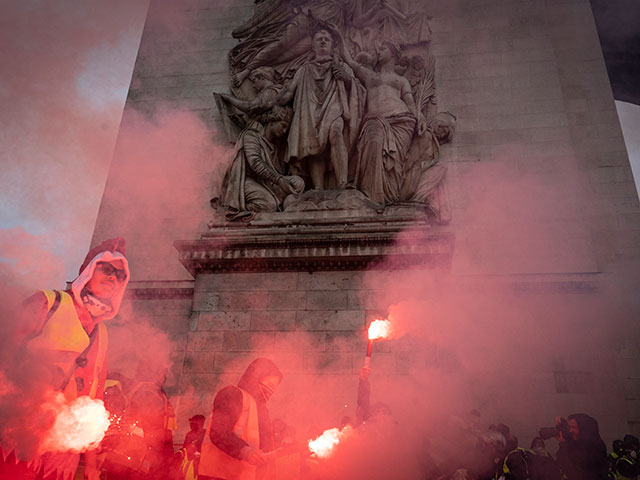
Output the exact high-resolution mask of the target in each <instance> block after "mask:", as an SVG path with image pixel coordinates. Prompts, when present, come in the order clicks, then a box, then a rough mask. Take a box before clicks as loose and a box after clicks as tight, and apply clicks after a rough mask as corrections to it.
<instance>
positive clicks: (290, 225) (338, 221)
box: [174, 209, 455, 277]
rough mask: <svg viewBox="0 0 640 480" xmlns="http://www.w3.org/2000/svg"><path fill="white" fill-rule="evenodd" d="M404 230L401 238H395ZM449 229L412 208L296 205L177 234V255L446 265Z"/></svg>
mask: <svg viewBox="0 0 640 480" xmlns="http://www.w3.org/2000/svg"><path fill="white" fill-rule="evenodd" d="M400 233H402V242H396V238H397V236H398V234H400ZM454 239H455V237H454V234H453V233H452V232H450V231H446V230H445V229H444V227H439V226H433V225H432V224H431V222H430V221H429V219H428V218H427V217H426V216H424V215H423V216H420V215H417V214H416V212H415V210H411V209H409V210H406V211H402V212H398V213H397V214H393V215H381V214H378V215H371V216H367V217H365V218H363V217H360V218H358V217H357V215H356V214H355V212H349V211H344V212H340V213H337V212H331V214H327V212H322V213H321V214H320V213H319V214H317V215H309V212H299V213H297V214H296V215H295V216H294V215H286V218H284V217H282V216H281V217H278V216H276V215H273V216H264V215H263V216H261V217H260V218H256V219H255V220H253V221H251V222H248V223H245V224H238V223H228V222H222V223H220V224H217V225H216V224H212V225H211V226H210V230H209V232H208V233H205V234H203V235H202V236H201V238H200V239H198V240H191V241H188V240H187V241H176V242H174V246H175V247H176V249H177V250H178V252H179V260H180V262H181V263H182V264H183V265H184V266H185V268H186V269H187V270H188V271H189V272H190V273H191V274H192V275H193V276H194V277H195V276H196V274H198V273H203V272H274V271H310V272H312V271H327V270H351V271H353V270H364V269H367V268H371V267H372V266H375V265H376V264H379V263H380V262H382V261H383V260H384V259H385V258H389V259H392V260H393V261H392V262H390V264H389V265H386V264H385V268H394V269H402V268H408V267H412V266H416V265H424V266H427V267H432V268H436V267H439V268H448V267H449V266H450V264H451V258H452V254H453V247H454Z"/></svg>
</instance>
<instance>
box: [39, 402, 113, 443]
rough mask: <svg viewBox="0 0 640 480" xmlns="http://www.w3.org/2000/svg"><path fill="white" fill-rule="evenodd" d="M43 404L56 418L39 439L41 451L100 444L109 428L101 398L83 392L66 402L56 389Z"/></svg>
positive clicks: (107, 415) (107, 413) (106, 413)
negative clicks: (42, 438) (41, 440)
mask: <svg viewBox="0 0 640 480" xmlns="http://www.w3.org/2000/svg"><path fill="white" fill-rule="evenodd" d="M43 408H44V409H51V410H53V411H54V412H55V414H56V420H55V423H54V425H53V427H51V430H49V432H48V433H47V436H46V438H45V440H44V441H43V442H42V445H41V447H40V450H41V451H42V452H68V451H71V452H76V453H81V452H84V451H87V450H91V449H93V448H95V447H97V446H98V445H99V444H100V442H101V441H102V439H103V438H104V434H105V432H106V431H107V428H109V424H110V421H109V412H107V410H106V409H105V408H104V404H103V403H102V400H94V399H92V398H90V397H87V396H83V397H79V398H77V399H76V400H74V401H73V402H71V403H69V402H67V401H65V398H64V395H63V394H62V393H58V394H57V395H55V396H54V397H53V398H52V399H51V400H50V401H49V402H47V404H45V406H43Z"/></svg>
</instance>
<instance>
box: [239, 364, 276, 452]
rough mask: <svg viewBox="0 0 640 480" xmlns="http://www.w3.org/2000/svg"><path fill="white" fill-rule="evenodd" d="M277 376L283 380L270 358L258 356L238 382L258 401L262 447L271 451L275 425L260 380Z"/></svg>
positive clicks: (240, 386)
mask: <svg viewBox="0 0 640 480" xmlns="http://www.w3.org/2000/svg"><path fill="white" fill-rule="evenodd" d="M269 376H276V377H278V378H279V379H280V380H282V372H280V369H279V368H278V367H277V366H276V364H275V363H273V362H272V361H271V360H269V359H268V358H257V359H256V360H254V361H253V362H251V363H250V364H249V366H248V367H247V369H246V370H245V372H244V374H243V375H242V377H241V378H240V381H239V382H238V388H241V389H243V390H245V391H246V392H248V393H249V394H250V395H251V396H252V397H253V398H254V399H255V401H256V407H257V408H258V427H259V429H260V449H261V450H262V451H264V452H270V451H271V450H273V449H274V440H273V426H272V425H271V418H270V417H269V410H268V409H267V402H266V401H265V399H264V397H263V396H262V392H261V390H260V380H262V379H263V378H265V377H269Z"/></svg>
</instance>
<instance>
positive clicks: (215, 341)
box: [187, 332, 223, 351]
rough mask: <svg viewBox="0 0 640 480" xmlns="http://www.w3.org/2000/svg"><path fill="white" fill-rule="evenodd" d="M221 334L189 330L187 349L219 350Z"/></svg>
mask: <svg viewBox="0 0 640 480" xmlns="http://www.w3.org/2000/svg"><path fill="white" fill-rule="evenodd" d="M222 341H223V335H222V333H221V332H189V339H188V343H187V349H188V350H189V351H205V350H206V351H220V350H222Z"/></svg>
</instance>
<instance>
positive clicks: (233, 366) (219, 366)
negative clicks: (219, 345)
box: [213, 352, 259, 383]
mask: <svg viewBox="0 0 640 480" xmlns="http://www.w3.org/2000/svg"><path fill="white" fill-rule="evenodd" d="M258 356H259V355H257V354H256V353H255V352H217V353H216V354H215V360H214V363H213V373H215V374H226V375H234V376H235V378H236V381H235V382H234V383H236V382H237V380H238V379H239V378H240V375H242V374H243V373H244V371H245V369H246V368H247V366H249V364H250V363H251V362H252V361H253V360H255V359H256V358H257V357H258Z"/></svg>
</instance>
